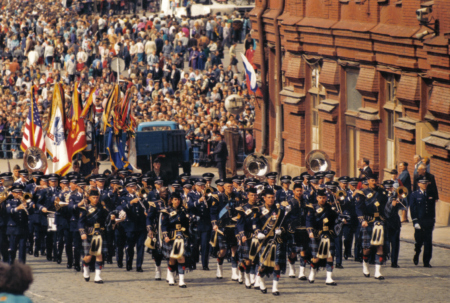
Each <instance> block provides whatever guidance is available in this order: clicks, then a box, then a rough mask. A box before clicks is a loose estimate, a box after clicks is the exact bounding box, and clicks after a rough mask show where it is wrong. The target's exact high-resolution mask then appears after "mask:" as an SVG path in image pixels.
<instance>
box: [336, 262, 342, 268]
mask: <svg viewBox="0 0 450 303" xmlns="http://www.w3.org/2000/svg"><path fill="white" fill-rule="evenodd" d="M336 268H344V266H342V264H341V263H337V264H336Z"/></svg>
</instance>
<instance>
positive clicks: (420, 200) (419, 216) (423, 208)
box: [409, 189, 436, 228]
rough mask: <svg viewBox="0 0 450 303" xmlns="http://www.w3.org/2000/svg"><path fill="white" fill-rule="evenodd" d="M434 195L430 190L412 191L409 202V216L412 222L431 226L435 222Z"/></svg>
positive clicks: (422, 225)
mask: <svg viewBox="0 0 450 303" xmlns="http://www.w3.org/2000/svg"><path fill="white" fill-rule="evenodd" d="M435 201H436V197H435V196H434V193H433V192H432V191H431V190H427V191H426V192H423V191H422V190H420V189H418V190H416V191H414V192H413V193H412V194H411V196H410V198H409V203H410V207H411V217H412V220H413V224H416V223H419V225H420V226H421V227H427V228H431V227H433V226H434V223H435V216H436V203H435Z"/></svg>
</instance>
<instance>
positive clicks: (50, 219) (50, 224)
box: [47, 214, 56, 231]
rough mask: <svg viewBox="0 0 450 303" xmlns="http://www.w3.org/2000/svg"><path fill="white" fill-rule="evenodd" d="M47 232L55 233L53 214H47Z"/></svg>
mask: <svg viewBox="0 0 450 303" xmlns="http://www.w3.org/2000/svg"><path fill="white" fill-rule="evenodd" d="M47 223H48V228H47V231H56V224H55V214H47Z"/></svg>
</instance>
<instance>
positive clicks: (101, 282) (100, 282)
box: [95, 280, 103, 284]
mask: <svg viewBox="0 0 450 303" xmlns="http://www.w3.org/2000/svg"><path fill="white" fill-rule="evenodd" d="M95 283H97V284H103V280H99V281H95Z"/></svg>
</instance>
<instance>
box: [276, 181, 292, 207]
mask: <svg viewBox="0 0 450 303" xmlns="http://www.w3.org/2000/svg"><path fill="white" fill-rule="evenodd" d="M291 180H292V178H291V176H282V177H281V178H280V182H281V188H280V189H279V190H277V193H276V195H275V202H276V203H281V202H284V201H289V200H290V199H291V198H292V196H294V193H293V192H292V190H290V189H289V186H291Z"/></svg>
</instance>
